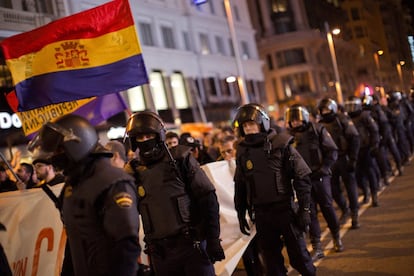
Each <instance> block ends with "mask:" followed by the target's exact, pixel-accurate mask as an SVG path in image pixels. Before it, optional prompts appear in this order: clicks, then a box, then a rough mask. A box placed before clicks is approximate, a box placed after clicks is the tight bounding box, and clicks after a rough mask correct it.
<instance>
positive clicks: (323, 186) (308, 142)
mask: <svg viewBox="0 0 414 276" xmlns="http://www.w3.org/2000/svg"><path fill="white" fill-rule="evenodd" d="M285 120H286V122H287V123H288V125H289V127H288V130H289V132H290V134H291V135H293V136H294V138H295V143H294V145H295V148H296V150H297V151H298V152H299V153H300V154H301V155H302V157H303V159H304V160H305V162H306V164H307V165H308V166H309V168H310V169H311V170H312V174H311V176H310V177H311V182H312V197H311V209H310V211H311V225H310V228H309V234H310V238H311V244H312V247H313V250H314V259H315V258H316V259H317V258H322V257H324V253H323V250H322V246H321V228H320V224H319V221H318V211H317V210H318V209H317V205H319V207H320V210H321V212H322V214H323V217H324V218H325V220H326V222H327V224H328V228H329V230H330V231H331V234H332V238H333V243H334V250H335V251H336V252H341V251H343V250H344V246H343V244H342V240H341V237H340V232H339V231H340V229H341V227H340V224H339V220H338V217H337V216H336V212H335V209H334V207H333V205H332V201H333V200H332V189H331V167H332V165H333V164H334V163H335V161H336V160H337V158H338V147H337V146H336V145H335V142H334V140H333V139H332V137H331V135H330V134H329V132H328V131H327V130H326V128H325V127H324V126H323V125H322V124H318V123H314V122H311V121H310V120H309V112H308V110H307V109H306V108H305V107H304V106H302V105H299V104H295V105H292V106H291V107H289V108H288V109H287V110H286V112H285Z"/></svg>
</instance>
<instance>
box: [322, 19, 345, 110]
mask: <svg viewBox="0 0 414 276" xmlns="http://www.w3.org/2000/svg"><path fill="white" fill-rule="evenodd" d="M325 31H326V38H327V40H328V45H329V52H330V53H331V59H332V65H333V69H334V74H335V90H336V97H337V101H338V103H339V104H343V102H344V99H343V96H342V88H341V82H340V79H339V71H338V63H337V62H336V53H335V46H334V41H333V37H332V34H339V32H340V31H341V30H340V29H334V30H332V31H331V30H330V29H329V24H328V22H325Z"/></svg>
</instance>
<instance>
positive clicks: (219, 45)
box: [215, 36, 226, 56]
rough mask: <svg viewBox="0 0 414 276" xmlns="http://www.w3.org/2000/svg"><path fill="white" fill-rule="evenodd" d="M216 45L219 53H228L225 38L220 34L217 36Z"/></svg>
mask: <svg viewBox="0 0 414 276" xmlns="http://www.w3.org/2000/svg"><path fill="white" fill-rule="evenodd" d="M215 39H216V47H217V53H219V54H222V55H223V56H224V55H226V51H225V49H224V42H223V38H221V37H220V36H216V38H215Z"/></svg>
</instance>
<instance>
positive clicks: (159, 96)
mask: <svg viewBox="0 0 414 276" xmlns="http://www.w3.org/2000/svg"><path fill="white" fill-rule="evenodd" d="M149 79H150V87H151V93H152V98H153V100H154V104H155V108H156V109H157V110H165V109H168V102H167V95H166V94H165V87H164V79H163V77H162V74H161V72H159V71H154V72H152V73H150V75H149Z"/></svg>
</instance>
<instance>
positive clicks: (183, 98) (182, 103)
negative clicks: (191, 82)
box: [171, 73, 189, 109]
mask: <svg viewBox="0 0 414 276" xmlns="http://www.w3.org/2000/svg"><path fill="white" fill-rule="evenodd" d="M171 89H172V94H173V98H174V102H175V106H176V107H177V108H178V109H185V108H188V107H189V104H188V97H187V92H186V89H185V83H184V78H183V75H182V74H181V73H173V74H172V75H171Z"/></svg>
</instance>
